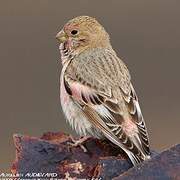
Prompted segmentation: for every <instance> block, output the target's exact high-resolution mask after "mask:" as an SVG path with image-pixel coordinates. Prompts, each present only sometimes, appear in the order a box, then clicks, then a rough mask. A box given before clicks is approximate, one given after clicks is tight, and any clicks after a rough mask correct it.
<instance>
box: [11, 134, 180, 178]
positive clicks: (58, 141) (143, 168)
mask: <svg viewBox="0 0 180 180" xmlns="http://www.w3.org/2000/svg"><path fill="white" fill-rule="evenodd" d="M70 143H72V138H71V136H69V135H66V134H64V133H51V132H49V133H45V134H44V135H43V136H42V137H41V138H37V137H29V136H23V135H19V134H16V135H14V144H15V147H16V159H15V161H14V163H13V165H12V168H11V172H12V173H13V174H17V173H19V174H21V175H22V178H29V177H31V178H33V177H39V178H47V177H49V179H50V177H54V178H65V179H79V178H100V179H113V178H114V180H118V179H123V180H124V179H144V178H145V177H146V178H145V179H148V178H149V179H154V178H157V179H158V178H159V179H160V178H161V179H163V180H164V179H165V180H166V179H172V178H174V179H177V178H179V177H180V174H179V172H180V145H177V146H175V147H173V148H171V149H170V150H167V151H164V152H162V153H161V154H158V155H157V153H154V152H153V154H154V155H156V156H154V157H153V159H152V160H149V161H146V162H144V163H141V164H139V165H138V166H137V167H133V168H132V163H131V162H130V160H129V159H128V157H127V155H126V154H125V153H124V152H123V151H122V150H121V149H120V148H117V146H115V145H113V144H111V143H110V142H109V141H105V140H104V141H103V140H98V139H95V138H89V139H88V140H86V141H85V142H84V143H83V144H82V145H83V146H84V147H85V148H86V149H87V152H84V150H83V149H82V148H81V147H80V146H76V147H74V146H72V145H70ZM33 173H34V174H33Z"/></svg>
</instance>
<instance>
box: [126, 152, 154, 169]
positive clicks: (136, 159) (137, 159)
mask: <svg viewBox="0 0 180 180" xmlns="http://www.w3.org/2000/svg"><path fill="white" fill-rule="evenodd" d="M126 153H127V155H128V157H129V159H130V160H131V162H132V164H133V165H134V166H136V165H137V164H139V163H141V162H143V161H145V160H148V159H151V157H150V155H142V154H139V155H135V154H134V153H132V152H131V151H126Z"/></svg>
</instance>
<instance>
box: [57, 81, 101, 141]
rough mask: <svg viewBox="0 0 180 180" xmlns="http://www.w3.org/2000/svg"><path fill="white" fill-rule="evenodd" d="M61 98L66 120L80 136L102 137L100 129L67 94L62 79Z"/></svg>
mask: <svg viewBox="0 0 180 180" xmlns="http://www.w3.org/2000/svg"><path fill="white" fill-rule="evenodd" d="M60 100H61V106H62V110H63V112H64V114H65V117H66V120H67V121H68V122H69V124H70V125H71V127H72V128H73V129H75V131H76V132H77V133H78V134H79V135H80V136H86V135H92V136H95V137H98V138H101V136H102V135H101V133H100V132H99V130H96V128H94V127H93V125H92V124H91V123H90V122H89V121H88V119H87V118H86V116H85V115H84V114H83V112H82V110H81V108H80V107H79V106H78V104H76V103H75V102H74V101H73V100H72V98H71V97H70V96H69V95H68V94H67V92H66V90H65V88H64V83H63V82H62V81H61V89H60Z"/></svg>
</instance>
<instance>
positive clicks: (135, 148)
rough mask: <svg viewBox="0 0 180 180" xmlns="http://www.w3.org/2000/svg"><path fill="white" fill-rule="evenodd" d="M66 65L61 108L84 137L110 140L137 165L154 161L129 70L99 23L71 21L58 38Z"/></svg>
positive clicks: (83, 18) (80, 20)
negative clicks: (148, 160)
mask: <svg viewBox="0 0 180 180" xmlns="http://www.w3.org/2000/svg"><path fill="white" fill-rule="evenodd" d="M57 38H58V39H59V40H60V42H61V44H60V52H61V59H62V64H63V69H62V73H61V104H62V108H63V111H64V113H65V115H66V118H67V120H68V121H69V123H70V124H71V125H72V127H73V128H74V129H75V130H76V131H77V132H78V133H79V134H80V135H89V134H90V135H92V136H95V137H99V138H103V137H106V138H108V139H109V140H110V141H112V142H113V143H114V144H116V145H117V146H119V147H120V148H122V149H123V150H124V151H125V152H126V153H127V155H128V156H129V158H130V159H131V161H132V163H133V164H134V165H136V164H137V163H139V162H141V161H143V160H146V159H148V158H149V157H150V151H149V140H148V134H147V130H146V126H145V123H144V120H143V116H142V113H141V110H140V107H139V103H138V99H137V96H136V93H135V91H134V89H133V86H132V84H131V77H130V74H129V71H128V69H127V67H126V65H125V64H124V63H123V61H122V60H121V59H119V58H118V56H117V54H116V53H115V51H114V50H113V49H112V46H111V44H110V40H109V35H108V33H107V32H106V31H105V29H104V28H103V27H102V26H101V25H100V24H99V23H98V22H97V21H96V20H95V19H94V18H91V17H88V16H80V17H76V18H74V19H72V20H70V21H69V22H68V23H67V24H66V25H65V26H64V28H63V29H62V30H61V31H60V32H59V33H58V34H57Z"/></svg>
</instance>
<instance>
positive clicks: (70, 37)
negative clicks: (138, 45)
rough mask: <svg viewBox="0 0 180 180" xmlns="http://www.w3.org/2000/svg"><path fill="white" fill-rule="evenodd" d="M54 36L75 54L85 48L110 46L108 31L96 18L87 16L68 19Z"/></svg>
mask: <svg viewBox="0 0 180 180" xmlns="http://www.w3.org/2000/svg"><path fill="white" fill-rule="evenodd" d="M56 38H57V39H58V41H60V43H61V44H65V46H66V48H67V49H69V50H73V51H75V52H76V54H80V53H81V52H83V51H84V50H86V49H91V48H104V47H108V46H110V42H109V35H108V33H107V32H106V31H105V29H104V28H103V26H102V25H101V24H99V22H98V21H97V20H96V19H94V18H92V17H89V16H79V17H76V18H74V19H71V20H70V21H68V22H67V23H66V24H65V25H64V27H63V29H62V30H61V31H60V32H59V33H58V34H57V35H56Z"/></svg>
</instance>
